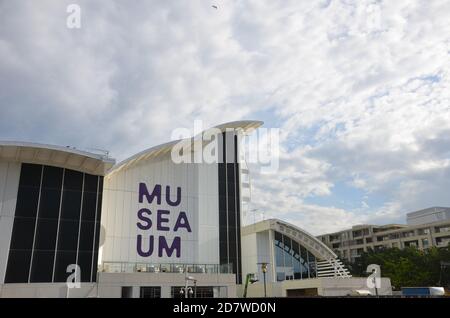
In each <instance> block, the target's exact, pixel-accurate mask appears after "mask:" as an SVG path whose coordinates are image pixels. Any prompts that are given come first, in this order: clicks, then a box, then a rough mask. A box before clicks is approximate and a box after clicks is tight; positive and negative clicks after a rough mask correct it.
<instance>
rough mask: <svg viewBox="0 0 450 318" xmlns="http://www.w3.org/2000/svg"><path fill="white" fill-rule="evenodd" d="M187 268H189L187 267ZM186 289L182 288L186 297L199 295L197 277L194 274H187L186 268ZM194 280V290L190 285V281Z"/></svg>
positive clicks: (182, 292)
mask: <svg viewBox="0 0 450 318" xmlns="http://www.w3.org/2000/svg"><path fill="white" fill-rule="evenodd" d="M186 269H187V268H186ZM184 275H185V277H184V280H185V282H184V291H183V289H181V294H182V295H183V294H184V297H185V298H189V295H192V294H193V295H194V298H195V297H196V296H197V279H196V278H195V277H192V276H187V270H185V272H184ZM190 281H191V282H193V283H194V290H192V287H189V285H188V284H189V282H190Z"/></svg>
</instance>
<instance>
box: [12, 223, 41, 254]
mask: <svg viewBox="0 0 450 318" xmlns="http://www.w3.org/2000/svg"><path fill="white" fill-rule="evenodd" d="M35 224H36V219H34V218H21V217H16V218H14V225H13V231H12V236H11V249H12V250H32V249H33V239H34V228H35Z"/></svg>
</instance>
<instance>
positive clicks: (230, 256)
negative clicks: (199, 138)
mask: <svg viewBox="0 0 450 318" xmlns="http://www.w3.org/2000/svg"><path fill="white" fill-rule="evenodd" d="M227 143H231V144H232V147H231V149H233V152H234V153H233V155H232V156H230V154H228V156H227ZM222 146H223V148H222V162H221V163H219V164H218V170H219V178H218V179H219V257H220V265H223V266H226V265H228V264H229V265H230V266H232V268H233V273H235V274H236V283H237V284H241V283H242V269H241V211H240V208H241V206H240V202H241V201H240V193H239V186H240V182H239V176H240V170H239V169H240V168H239V163H238V160H237V153H238V149H237V148H238V138H237V136H236V135H234V134H232V133H223V134H222ZM228 149H230V147H228ZM230 157H232V158H233V159H232V160H231V161H232V162H229V161H230ZM227 158H228V160H227Z"/></svg>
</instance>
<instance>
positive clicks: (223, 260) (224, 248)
mask: <svg viewBox="0 0 450 318" xmlns="http://www.w3.org/2000/svg"><path fill="white" fill-rule="evenodd" d="M219 252H220V253H219V254H220V264H228V243H227V241H220V242H219Z"/></svg>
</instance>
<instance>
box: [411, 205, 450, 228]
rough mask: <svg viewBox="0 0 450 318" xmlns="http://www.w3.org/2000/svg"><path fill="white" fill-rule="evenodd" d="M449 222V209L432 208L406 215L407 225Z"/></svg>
mask: <svg viewBox="0 0 450 318" xmlns="http://www.w3.org/2000/svg"><path fill="white" fill-rule="evenodd" d="M443 221H450V208H444V207H433V208H428V209H424V210H420V211H416V212H411V213H408V214H406V223H407V224H408V225H420V224H429V223H435V222H443Z"/></svg>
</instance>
